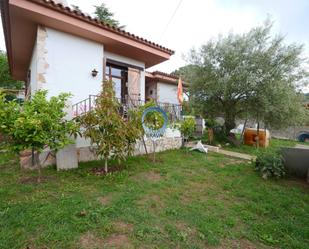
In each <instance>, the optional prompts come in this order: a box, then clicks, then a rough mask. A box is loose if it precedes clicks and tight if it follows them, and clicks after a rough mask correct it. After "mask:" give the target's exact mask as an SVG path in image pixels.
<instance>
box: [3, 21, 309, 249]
mask: <svg viewBox="0 0 309 249" xmlns="http://www.w3.org/2000/svg"><path fill="white" fill-rule="evenodd" d="M270 29H271V24H268V23H266V24H265V25H264V26H262V27H259V28H257V29H253V30H252V31H250V32H249V33H248V34H245V35H244V36H238V35H230V36H229V37H227V38H224V39H219V40H218V41H217V43H216V45H214V44H213V43H212V42H210V43H209V44H208V45H207V46H206V47H204V49H201V51H194V50H192V51H191V52H192V54H191V57H192V59H196V61H195V62H192V64H191V65H189V66H188V67H185V68H181V69H180V70H179V71H178V72H175V73H179V75H180V76H182V75H183V74H184V76H186V77H187V79H188V80H190V82H191V85H190V99H189V100H190V101H188V103H183V107H185V106H187V107H188V113H187V114H188V115H187V116H183V117H181V118H180V119H179V120H178V122H175V123H169V122H168V118H167V115H166V113H165V112H164V111H163V110H162V111H161V114H162V115H161V114H160V112H158V110H160V108H159V107H157V106H156V103H155V102H148V103H147V104H146V105H144V106H139V107H138V108H133V109H130V110H124V108H123V106H121V104H120V103H119V101H118V100H117V99H116V97H115V91H114V86H113V82H112V81H103V85H102V91H101V93H100V95H99V96H98V97H97V99H96V106H95V107H94V108H93V109H92V110H90V111H89V112H87V113H86V114H84V115H83V116H79V117H75V118H73V119H69V118H68V117H67V116H68V115H67V114H68V113H67V112H66V111H65V110H66V109H67V108H68V107H67V101H68V98H69V97H70V95H69V94H66V93H63V94H60V95H59V96H53V97H51V98H48V97H47V95H48V94H47V91H44V90H39V91H37V92H36V94H34V95H33V96H31V99H29V100H27V101H25V102H24V103H18V102H17V101H11V100H8V99H7V98H6V96H5V95H4V94H2V93H0V124H1V125H0V134H1V137H0V142H1V144H0V145H1V150H0V200H1V202H0V248H3V249H6V248H10V249H12V248H28V249H35V248H72V249H73V248H85V249H87V248H192V249H193V248H244V249H247V248H286V249H290V248H299V249H305V248H307V247H308V244H309V226H308V224H309V195H308V190H309V189H308V184H307V183H306V182H305V181H304V179H299V178H294V176H293V175H292V174H288V171H287V169H286V168H285V166H284V159H283V157H282V155H281V154H280V150H281V149H282V148H284V147H294V146H295V145H296V144H297V142H296V141H291V140H280V139H271V140H270V144H269V146H268V148H262V146H261V144H260V140H259V139H260V136H259V135H260V132H262V130H264V131H266V130H267V129H268V128H278V129H280V128H284V127H288V126H291V125H294V126H296V125H300V124H303V123H305V122H308V109H306V108H304V102H303V96H302V95H301V94H300V93H299V92H298V91H297V88H296V83H298V82H297V81H303V80H305V79H306V72H305V71H303V70H302V67H301V58H300V54H301V48H300V47H293V46H292V47H291V46H284V45H282V44H281V41H282V40H281V39H279V38H280V37H279V38H276V39H274V40H269V39H270V36H269V35H268V34H269V32H270ZM235 44H236V45H237V46H235ZM263 46H265V47H263ZM257 48H259V49H260V48H261V49H260V50H259V49H257ZM235 55H241V56H240V57H239V56H236V57H235ZM265 58H266V59H265ZM207 60H209V61H207ZM267 60H268V62H271V63H272V64H271V63H268V62H267ZM265 61H266V62H265ZM242 62H245V63H242ZM194 63H195V64H194ZM284 63H286V64H284ZM269 64H271V65H269ZM257 65H258V67H257ZM279 65H281V66H279ZM282 65H283V66H282ZM247 67H248V68H249V69H250V70H249V69H248V68H247ZM274 68H275V69H276V73H275V74H273V71H274ZM296 69H299V70H296ZM261 71H262V72H264V73H263V77H264V78H263V80H261V73H260V72H261ZM222 75H223V77H222ZM291 82H293V83H295V85H293V84H291ZM184 109H185V108H184ZM148 111H149V112H148ZM147 112H148V113H147ZM146 114H148V116H147V115H146ZM195 116H201V117H202V118H205V119H206V118H207V122H206V129H207V131H208V133H207V132H206V133H205V134H207V135H208V136H207V137H202V138H198V139H199V140H201V141H203V142H204V140H205V141H206V142H209V143H210V144H211V145H220V147H221V148H223V149H224V150H227V151H232V152H240V153H244V154H249V155H251V156H252V159H253V160H252V161H249V160H244V159H241V158H237V157H230V156H227V155H223V154H220V153H215V152H210V151H209V152H208V153H201V152H198V151H195V150H190V149H189V148H188V147H189V143H188V142H192V140H193V139H194V133H195V128H196V121H195V118H194V117H195ZM218 117H219V118H221V119H222V118H223V119H224V122H223V124H222V125H221V126H220V127H218V126H217V125H215V119H216V118H218ZM238 119H244V120H245V124H246V123H247V122H249V121H252V120H253V121H254V122H255V123H256V124H257V128H256V131H257V135H256V136H255V137H254V138H255V139H256V141H255V143H254V144H253V145H252V146H248V145H244V144H243V139H242V135H241V136H239V137H237V136H235V135H232V137H231V134H230V131H231V130H232V129H233V128H235V126H236V121H237V120H238ZM167 126H168V127H169V128H170V129H175V130H178V131H179V134H181V136H182V137H181V139H182V142H183V145H184V146H182V147H181V148H180V149H177V150H167V151H164V152H160V153H157V152H156V150H155V148H156V144H155V141H156V139H158V138H159V137H162V136H163V134H164V132H165V128H166V127H167ZM262 126H263V127H262ZM209 131H211V132H209ZM78 136H79V137H84V138H86V139H88V140H89V142H90V146H89V147H90V150H91V152H93V153H94V155H95V156H96V159H98V160H88V162H80V161H79V160H78V159H77V158H75V159H76V160H75V161H74V163H75V164H76V165H75V166H76V167H70V170H69V171H61V170H59V168H58V166H59V165H58V162H57V165H49V166H46V165H45V164H44V163H45V161H46V160H47V159H48V156H49V155H51V156H53V157H55V155H56V157H57V153H58V152H63V151H64V150H63V149H64V148H67V146H70V145H73V146H74V143H75V142H76V140H75V139H76V137H78ZM145 138H147V139H149V138H151V139H152V142H153V151H152V153H147V150H146V144H145V141H144V139H145ZM181 139H180V140H181ZM137 141H142V142H143V144H144V146H145V151H146V155H136V154H135V153H134V152H135V145H136V143H137ZM180 142H181V141H180ZM201 146H203V144H201ZM179 147H180V146H179ZM203 149H204V150H202V151H204V152H205V151H206V149H205V148H204V147H203ZM25 151H26V152H27V153H28V154H29V155H31V157H30V158H31V160H29V163H30V164H31V165H32V166H33V167H32V169H37V171H36V170H26V169H25V167H23V165H22V164H21V160H19V159H20V158H19V156H20V155H21V154H22V153H24V152H25ZM46 152H47V156H46V158H42V157H43V156H44V153H46ZM73 154H74V155H75V156H76V157H77V154H78V152H77V151H74V153H72V154H71V155H73ZM58 155H59V154H58ZM62 155H63V154H62ZM59 158H63V157H61V156H60V157H59ZM57 159H58V158H57ZM70 159H71V158H70ZM59 161H60V163H63V161H64V162H67V160H62V161H61V160H59ZM72 161H73V160H72ZM72 161H70V162H69V164H70V163H71V162H72ZM43 166H45V167H43ZM69 166H72V165H69ZM67 169H68V168H67Z"/></svg>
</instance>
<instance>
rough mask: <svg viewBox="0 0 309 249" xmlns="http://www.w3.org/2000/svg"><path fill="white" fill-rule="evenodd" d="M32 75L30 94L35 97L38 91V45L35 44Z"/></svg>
mask: <svg viewBox="0 0 309 249" xmlns="http://www.w3.org/2000/svg"><path fill="white" fill-rule="evenodd" d="M29 69H30V71H31V74H30V84H29V85H30V94H31V95H33V94H34V93H35V91H36V89H37V45H36V44H34V48H33V51H32V58H31V62H30V67H29Z"/></svg>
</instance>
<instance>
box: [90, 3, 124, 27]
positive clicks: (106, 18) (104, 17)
mask: <svg viewBox="0 0 309 249" xmlns="http://www.w3.org/2000/svg"><path fill="white" fill-rule="evenodd" d="M94 7H95V12H94V14H95V16H96V18H98V19H99V20H100V21H102V22H104V23H107V24H109V25H111V26H115V27H117V28H121V29H124V28H125V26H122V25H120V23H119V21H118V20H116V19H115V18H114V13H112V12H111V11H110V10H109V9H108V8H107V7H106V5H105V4H104V3H102V4H101V5H95V6H94Z"/></svg>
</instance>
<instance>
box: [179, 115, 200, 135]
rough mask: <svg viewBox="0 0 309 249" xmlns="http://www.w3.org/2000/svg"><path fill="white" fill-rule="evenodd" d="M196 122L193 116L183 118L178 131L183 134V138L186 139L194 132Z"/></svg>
mask: <svg viewBox="0 0 309 249" xmlns="http://www.w3.org/2000/svg"><path fill="white" fill-rule="evenodd" d="M195 126H196V122H195V119H194V118H193V117H187V118H185V119H184V120H183V121H182V123H181V126H180V132H181V134H182V135H183V137H184V138H186V139H188V138H190V137H192V136H193V134H194V132H195V128H196V127H195Z"/></svg>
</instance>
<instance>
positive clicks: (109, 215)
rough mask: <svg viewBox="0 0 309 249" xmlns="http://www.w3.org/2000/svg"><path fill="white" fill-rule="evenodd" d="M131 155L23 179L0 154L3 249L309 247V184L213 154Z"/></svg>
mask: <svg viewBox="0 0 309 249" xmlns="http://www.w3.org/2000/svg"><path fill="white" fill-rule="evenodd" d="M159 158H160V163H156V164H153V163H151V162H149V161H148V160H147V159H146V157H135V158H130V159H129V160H128V161H127V162H126V163H125V165H126V166H127V167H126V169H125V170H123V171H121V172H118V173H115V174H113V175H109V176H106V177H101V176H95V175H93V174H91V173H90V169H91V168H92V167H95V166H100V165H102V163H101V162H91V163H84V164H81V165H80V168H79V169H77V170H73V171H69V172H59V173H57V172H56V170H55V169H54V168H48V169H45V170H44V175H45V176H48V181H47V182H45V183H41V184H39V185H38V184H35V183H21V182H25V179H26V178H28V177H31V176H36V172H21V171H20V169H19V167H18V163H17V162H16V161H15V160H13V159H12V157H10V156H5V155H1V156H0V201H1V202H0V248H1V249H5V248H8V249H13V248H31V249H33V248H57V249H59V248H60V249H61V248H109V247H110V248H246V249H247V248H287V249H291V248H303V249H305V248H308V244H309V195H308V193H309V192H308V186H307V185H306V184H305V183H302V182H299V181H296V180H293V179H284V180H280V181H274V180H269V181H265V180H263V179H261V178H260V177H259V176H258V175H257V174H256V173H255V172H254V171H253V167H252V166H251V165H250V164H249V163H247V162H242V161H239V160H236V159H231V158H227V157H224V156H223V155H219V154H213V153H210V154H209V155H207V156H205V155H203V154H200V153H197V152H192V153H189V154H186V152H185V151H182V150H179V151H168V152H164V153H160V154H159Z"/></svg>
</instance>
